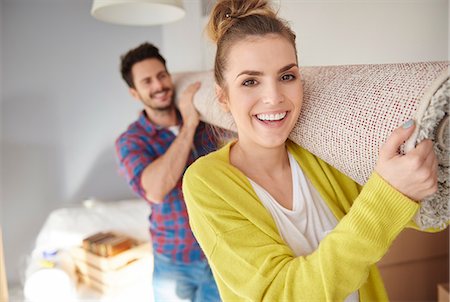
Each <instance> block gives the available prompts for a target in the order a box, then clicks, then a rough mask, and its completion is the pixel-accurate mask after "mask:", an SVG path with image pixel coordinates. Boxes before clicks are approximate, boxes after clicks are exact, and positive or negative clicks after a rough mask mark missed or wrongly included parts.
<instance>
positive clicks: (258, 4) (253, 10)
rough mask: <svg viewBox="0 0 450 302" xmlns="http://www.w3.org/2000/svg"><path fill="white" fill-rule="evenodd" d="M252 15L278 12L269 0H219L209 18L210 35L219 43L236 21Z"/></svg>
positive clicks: (272, 15)
mask: <svg viewBox="0 0 450 302" xmlns="http://www.w3.org/2000/svg"><path fill="white" fill-rule="evenodd" d="M251 15H265V16H271V17H275V16H276V13H275V12H274V10H273V8H272V7H271V6H270V5H269V3H268V1H267V0H219V1H217V3H216V5H215V6H214V8H213V9H212V12H211V15H210V18H209V22H208V25H207V31H208V35H209V37H210V38H211V40H213V41H214V42H215V43H217V42H218V41H219V40H220V39H221V38H222V36H223V35H224V34H225V32H226V31H227V30H228V29H229V28H230V27H231V26H232V25H233V24H234V23H235V22H238V21H239V19H241V18H245V17H247V16H251Z"/></svg>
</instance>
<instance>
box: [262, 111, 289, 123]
mask: <svg viewBox="0 0 450 302" xmlns="http://www.w3.org/2000/svg"><path fill="white" fill-rule="evenodd" d="M286 114H287V112H283V113H275V114H265V113H263V114H257V115H256V117H257V118H258V119H259V120H261V121H279V120H282V119H284V117H285V116H286Z"/></svg>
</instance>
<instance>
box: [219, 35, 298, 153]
mask: <svg viewBox="0 0 450 302" xmlns="http://www.w3.org/2000/svg"><path fill="white" fill-rule="evenodd" d="M224 79H225V82H226V91H221V89H220V88H219V100H220V101H221V103H222V106H223V107H225V108H226V109H227V110H229V111H230V112H231V114H232V116H233V118H234V121H235V123H236V127H237V130H238V135H239V143H240V144H247V145H249V144H250V145H249V146H262V147H266V148H272V147H278V146H280V145H282V144H284V143H285V141H286V139H287V138H288V136H289V134H290V132H291V130H292V129H293V127H294V125H295V122H296V121H297V118H298V116H299V113H300V108H301V104H302V99H303V88H302V83H301V79H300V72H299V68H298V65H297V59H296V54H295V49H294V47H293V46H292V45H291V43H290V42H289V41H288V40H287V39H285V38H284V37H282V36H280V35H275V34H268V35H264V36H262V37H260V36H259V37H250V38H247V39H245V40H242V41H240V42H239V43H237V44H236V45H234V46H233V47H231V48H230V52H229V54H228V65H227V66H226V71H225V74H224Z"/></svg>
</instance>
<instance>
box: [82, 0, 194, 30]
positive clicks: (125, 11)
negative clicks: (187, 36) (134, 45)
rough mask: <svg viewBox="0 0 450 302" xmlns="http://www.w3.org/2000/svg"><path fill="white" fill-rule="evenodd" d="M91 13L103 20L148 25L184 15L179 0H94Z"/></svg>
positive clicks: (122, 23)
mask: <svg viewBox="0 0 450 302" xmlns="http://www.w3.org/2000/svg"><path fill="white" fill-rule="evenodd" d="M91 15H92V16H93V17H94V18H96V19H98V20H100V21H104V22H109V23H114V24H121V25H137V26H139V25H140V26H148V25H158V24H164V23H170V22H174V21H176V20H179V19H181V18H183V17H184V15H185V11H184V8H183V5H182V1H181V0H94V1H93V3H92V9H91Z"/></svg>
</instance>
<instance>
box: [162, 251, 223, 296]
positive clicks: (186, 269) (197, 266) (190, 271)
mask: <svg viewBox="0 0 450 302" xmlns="http://www.w3.org/2000/svg"><path fill="white" fill-rule="evenodd" d="M153 292H154V297H155V302H177V301H192V302H215V301H221V300H220V296H219V291H218V289H217V285H216V282H215V280H214V277H213V275H212V272H211V269H210V268H209V265H208V262H207V261H206V260H205V261H196V262H193V263H181V262H175V261H174V260H172V259H170V258H169V257H167V256H165V255H161V254H158V253H154V269H153Z"/></svg>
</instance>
